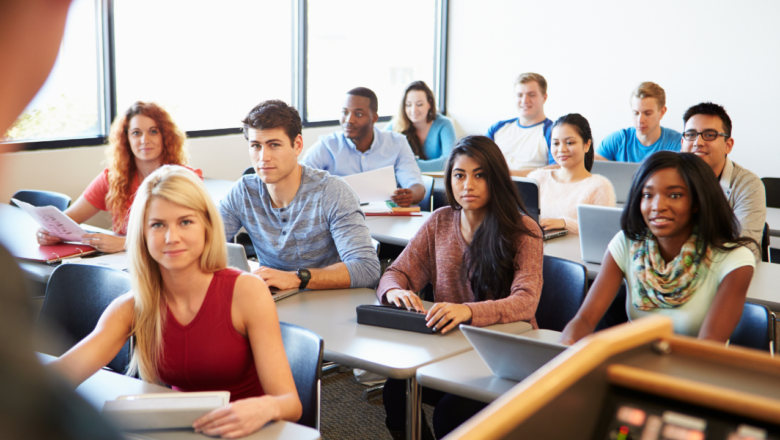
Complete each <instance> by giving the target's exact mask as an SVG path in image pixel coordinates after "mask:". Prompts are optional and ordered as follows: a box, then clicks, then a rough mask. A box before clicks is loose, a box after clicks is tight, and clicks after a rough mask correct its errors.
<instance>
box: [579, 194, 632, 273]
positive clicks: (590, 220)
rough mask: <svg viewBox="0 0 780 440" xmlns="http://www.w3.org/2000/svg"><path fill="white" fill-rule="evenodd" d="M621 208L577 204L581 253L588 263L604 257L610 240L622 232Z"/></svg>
mask: <svg viewBox="0 0 780 440" xmlns="http://www.w3.org/2000/svg"><path fill="white" fill-rule="evenodd" d="M622 213H623V210H622V209H621V208H608V207H606V206H594V205H577V218H578V220H579V223H580V253H581V254H582V259H583V260H585V261H587V262H588V263H598V264H601V261H602V260H603V259H604V253H605V252H606V251H607V246H609V242H610V241H612V239H613V238H614V237H615V234H617V233H618V232H620V215H621V214H622Z"/></svg>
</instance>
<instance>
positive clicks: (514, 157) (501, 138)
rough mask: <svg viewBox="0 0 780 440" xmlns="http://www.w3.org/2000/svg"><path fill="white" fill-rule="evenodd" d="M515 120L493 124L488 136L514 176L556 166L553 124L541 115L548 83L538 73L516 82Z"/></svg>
mask: <svg viewBox="0 0 780 440" xmlns="http://www.w3.org/2000/svg"><path fill="white" fill-rule="evenodd" d="M515 94H516V96H517V109H518V111H519V115H518V117H516V118H512V119H507V120H504V121H499V122H497V123H495V124H494V125H493V126H492V127H490V129H488V132H487V136H488V137H489V138H490V139H493V141H494V142H495V143H496V145H498V148H500V149H501V152H502V153H504V157H505V158H506V163H507V165H509V171H510V172H511V173H512V175H513V176H521V177H525V176H527V175H528V173H530V172H531V171H533V170H535V169H536V168H540V167H544V166H547V165H556V162H555V160H554V159H553V157H552V153H551V152H550V136H551V133H552V125H553V121H551V120H550V119H547V116H545V114H544V103H545V102H547V80H545V79H544V77H543V76H542V75H539V74H538V73H530V72H529V73H523V74H521V75H520V76H518V77H517V80H516V81H515Z"/></svg>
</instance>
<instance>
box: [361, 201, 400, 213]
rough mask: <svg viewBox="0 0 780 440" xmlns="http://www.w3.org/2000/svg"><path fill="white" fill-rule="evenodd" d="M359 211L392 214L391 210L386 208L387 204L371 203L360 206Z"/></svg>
mask: <svg viewBox="0 0 780 440" xmlns="http://www.w3.org/2000/svg"><path fill="white" fill-rule="evenodd" d="M360 209H361V210H362V211H363V212H364V213H369V212H370V213H373V214H376V213H391V212H393V209H392V208H390V207H389V206H387V202H372V203H369V204H368V205H362V206H360Z"/></svg>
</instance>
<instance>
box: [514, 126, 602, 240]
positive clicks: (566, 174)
mask: <svg viewBox="0 0 780 440" xmlns="http://www.w3.org/2000/svg"><path fill="white" fill-rule="evenodd" d="M550 150H551V152H552V156H553V158H554V159H555V161H556V162H557V163H558V165H560V168H555V169H538V170H536V171H533V172H531V173H530V174H529V175H528V177H530V178H532V179H535V180H537V181H538V182H539V193H540V196H541V200H540V203H539V205H540V208H541V219H540V220H539V223H540V224H541V225H542V228H544V229H545V230H549V229H566V230H568V231H569V232H570V233H572V234H579V231H580V228H579V223H578V222H577V205H600V206H615V199H616V198H615V188H614V187H613V186H612V183H611V182H610V181H609V180H608V179H607V178H606V177H604V176H600V175H598V174H591V173H590V170H591V169H592V168H593V159H594V151H593V136H592V135H591V132H590V125H589V124H588V120H587V119H585V118H584V117H582V115H580V114H578V113H570V114H568V115H566V116H561V117H560V118H558V120H557V121H555V125H553V129H552V138H551V142H550Z"/></svg>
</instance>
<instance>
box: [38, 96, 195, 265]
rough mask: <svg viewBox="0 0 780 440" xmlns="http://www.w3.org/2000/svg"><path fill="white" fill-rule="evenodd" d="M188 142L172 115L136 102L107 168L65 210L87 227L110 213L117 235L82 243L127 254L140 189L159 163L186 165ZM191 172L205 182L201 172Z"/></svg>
mask: <svg viewBox="0 0 780 440" xmlns="http://www.w3.org/2000/svg"><path fill="white" fill-rule="evenodd" d="M185 139H186V135H185V134H184V132H183V131H181V130H180V129H179V128H178V127H177V126H176V124H175V123H174V122H173V119H171V115H169V114H168V112H167V111H165V110H164V109H163V108H162V107H160V106H159V105H157V104H155V103H152V102H150V103H146V102H141V101H138V102H136V103H135V104H133V105H132V106H130V108H129V109H127V111H126V112H125V113H124V114H123V115H121V116H119V117H118V118H117V119H116V120H115V121H114V123H113V124H112V125H111V135H110V137H109V146H108V148H107V149H106V156H107V159H108V168H106V169H105V170H103V172H102V173H100V174H99V175H98V176H97V177H96V178H95V180H93V181H92V183H91V184H90V185H89V186H88V187H87V189H86V190H85V191H84V194H82V195H81V197H79V198H78V200H76V201H75V202H74V203H73V205H71V206H70V207H69V208H68V209H67V210H66V211H65V214H66V215H67V216H68V217H70V218H72V219H73V220H74V221H75V222H76V223H84V222H85V221H87V220H89V219H91V218H92V217H94V216H95V214H97V213H98V212H100V211H108V212H110V213H111V217H112V226H113V230H114V235H109V234H86V235H84V236H83V237H82V240H83V241H84V243H86V244H89V245H91V246H93V247H94V248H96V249H97V250H99V251H101V252H107V253H111V252H119V251H122V250H124V248H125V237H124V236H125V235H126V234H127V218H128V213H129V211H130V206H131V205H132V204H133V197H134V195H135V192H136V191H137V190H138V186H139V185H140V184H141V182H143V180H144V179H145V178H146V177H147V176H148V175H149V174H151V173H152V171H154V170H156V169H157V168H159V167H160V166H161V165H182V166H186V164H187V151H186V149H185V147H184V141H185ZM188 168H189V167H188ZM190 170H192V171H194V172H195V173H196V174H198V176H199V177H200V178H201V179H202V178H203V173H201V171H200V170H198V169H194V168H190ZM37 239H38V244H41V245H51V244H55V243H58V242H60V239H59V238H57V237H55V236H53V235H51V234H49V231H47V230H45V229H43V228H41V229H39V230H38V232H37Z"/></svg>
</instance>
